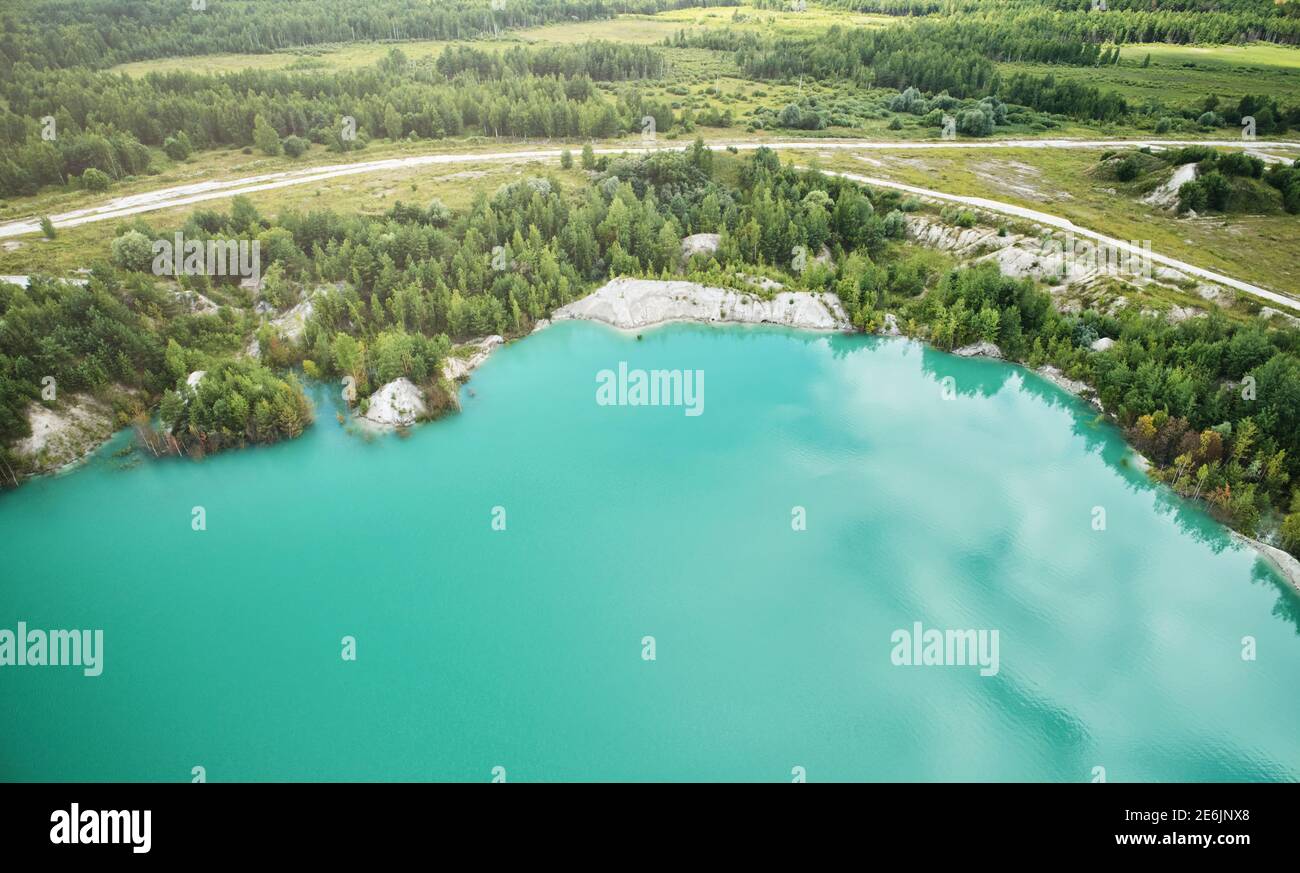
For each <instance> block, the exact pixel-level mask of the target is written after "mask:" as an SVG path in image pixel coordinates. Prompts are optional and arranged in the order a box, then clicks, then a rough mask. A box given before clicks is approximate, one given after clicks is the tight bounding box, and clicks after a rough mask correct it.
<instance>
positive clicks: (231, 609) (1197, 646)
mask: <svg viewBox="0 0 1300 873" xmlns="http://www.w3.org/2000/svg"><path fill="white" fill-rule="evenodd" d="M620 361H627V362H628V364H629V366H630V367H632V368H646V369H649V368H654V367H662V368H681V369H691V370H695V369H699V370H703V371H704V373H705V376H706V379H705V390H704V395H705V405H704V413H703V414H702V415H700V416H698V417H691V416H687V415H685V414H684V411H683V409H682V408H680V407H676V408H674V407H644V406H642V407H629V406H623V407H602V406H598V405H597V404H596V403H595V399H594V398H595V389H596V373H597V372H598V371H600V370H602V369H606V368H610V369H616V368H617V366H618V363H619V362H620ZM948 376H951V377H953V380H955V388H956V391H957V396H956V398H955V399H945V398H944V391H943V387H944V382H943V380H944V378H945V377H948ZM468 389H472V393H471V392H470V390H468ZM336 397H337V392H336V391H335V389H333V388H328V389H326V388H319V389H318V390H317V391H316V393H315V399H316V402H317V406H318V421H317V424H316V426H315V427H313V428H312V429H311V430H310V431H309V432H308V433H307V434H306V435H305V436H304V437H303V438H301V439H299V440H297V441H295V442H292V443H287V444H282V445H278V446H274V447H270V448H259V449H254V450H249V451H243V452H231V453H227V454H224V455H219V456H214V457H210V458H208V459H207V460H205V461H203V462H200V463H194V462H190V461H186V460H167V461H161V462H158V461H152V460H146V461H136V460H134V459H129V458H127V459H124V458H123V457H119V456H116V455H115V452H116V451H117V450H118V449H120V448H121V447H122V446H123V445H124V444H125V442H126V437H125V435H122V436H120V437H119V438H118V439H117V440H116V441H115V442H114V443H113V444H110V445H109V446H107V447H106V448H105V449H104V450H103V451H101V452H100V453H99V455H98V456H97V457H96V458H95V459H94V460H93V461H91V462H90V463H89V464H87V465H86V466H84V467H82V468H81V469H79V470H76V471H75V472H72V473H69V474H66V475H63V476H60V477H56V478H50V479H45V480H40V481H36V482H33V483H30V484H29V485H27V486H25V487H24V488H22V489H20V490H19V491H16V492H13V493H9V494H6V495H3V496H0V532H2V536H3V539H2V544H3V545H2V547H3V551H4V555H3V560H2V561H0V568H3V569H0V573H2V574H3V578H2V579H0V628H10V629H12V628H14V627H16V624H17V622H18V621H19V620H24V621H26V622H27V623H28V625H29V626H31V627H41V628H102V629H103V630H104V640H105V655H104V669H103V675H101V676H99V677H97V678H88V677H85V676H83V675H82V674H81V671H80V670H78V669H75V668H70V667H69V668H63V667H59V668H55V667H5V668H0V699H3V700H4V702H5V703H4V706H2V707H0V777H3V778H5V779H39V780H46V779H51V780H62V779H88V780H105V779H126V780H178V781H188V780H189V779H190V778H191V770H192V768H193V767H195V766H202V767H204V768H205V769H206V773H207V778H208V779H209V780H211V781H229V780H244V779H277V780H296V779H464V780H480V781H486V780H488V779H490V778H491V777H492V772H493V768H494V767H502V768H504V769H505V773H506V778H507V779H508V780H509V781H526V780H554V779H743V780H789V779H790V778H791V773H792V769H793V768H795V767H803V768H805V769H806V772H807V777H808V779H809V780H810V781H819V780H834V779H864V780H917V779H920V780H942V779H957V780H968V779H969V780H1063V781H1074V782H1084V781H1088V780H1089V779H1091V778H1092V775H1093V768H1094V767H1104V768H1105V771H1106V778H1107V779H1108V781H1114V782H1119V781H1134V780H1256V779H1288V780H1290V779H1296V778H1297V777H1298V776H1300V742H1297V740H1296V725H1297V724H1300V694H1298V693H1297V687H1298V680H1300V631H1298V628H1300V599H1298V598H1297V597H1296V596H1295V595H1294V594H1293V593H1292V592H1291V590H1290V589H1288V588H1286V587H1285V586H1284V585H1283V584H1281V583H1280V581H1279V580H1278V579H1277V578H1276V577H1275V576H1274V575H1273V574H1272V573H1271V571H1269V570H1268V569H1267V568H1266V567H1265V566H1264V565H1263V564H1262V562H1260V561H1258V560H1257V558H1256V556H1255V554H1254V553H1253V552H1248V551H1243V550H1240V549H1238V548H1236V547H1234V546H1232V545H1231V544H1230V543H1229V542H1228V540H1227V539H1226V537H1225V536H1224V535H1223V533H1222V530H1221V529H1220V528H1219V527H1218V526H1216V525H1215V524H1213V523H1212V522H1210V521H1209V520H1208V519H1207V518H1206V517H1204V516H1203V515H1201V514H1200V513H1199V512H1196V511H1193V510H1189V509H1186V508H1181V507H1180V506H1179V505H1178V504H1177V503H1176V502H1171V501H1170V499H1169V498H1168V497H1167V495H1166V494H1165V492H1163V491H1162V490H1160V489H1157V488H1153V487H1151V486H1150V485H1148V484H1146V482H1145V480H1144V478H1143V477H1142V476H1141V475H1140V474H1138V473H1137V472H1136V471H1135V470H1134V469H1133V468H1131V467H1130V466H1128V464H1127V463H1126V460H1125V458H1126V455H1127V451H1126V449H1125V448H1124V446H1123V443H1122V442H1121V441H1120V439H1119V438H1118V436H1117V435H1116V434H1115V432H1114V431H1113V430H1112V429H1110V428H1108V427H1106V426H1104V425H1098V424H1096V423H1095V422H1094V421H1093V414H1092V413H1090V411H1089V410H1087V409H1086V408H1085V407H1083V406H1082V405H1080V404H1078V403H1077V402H1076V401H1075V400H1074V399H1073V398H1070V397H1069V396H1068V395H1066V394H1064V393H1062V392H1060V391H1058V390H1057V389H1056V388H1054V387H1052V386H1051V385H1049V384H1047V383H1045V382H1043V381H1042V380H1040V379H1038V378H1037V377H1035V376H1031V375H1026V374H1025V373H1024V371H1022V370H1018V369H1016V368H1012V367H1008V366H1005V365H1002V364H999V363H995V362H991V361H970V360H962V359H958V358H953V357H951V356H948V355H944V354H940V353H937V352H934V351H931V350H929V349H927V348H925V347H923V346H921V345H918V344H915V343H911V342H907V341H901V340H883V339H875V338H869V337H862V336H855V337H841V336H822V335H813V334H806V333H798V332H792V331H784V330H780V329H774V328H752V329H746V328H727V329H718V328H708V327H702V326H693V325H678V326H671V327H667V328H662V329H659V330H654V331H649V332H647V333H646V334H645V335H644V339H643V340H641V341H638V340H636V339H635V338H634V337H631V336H628V335H625V334H620V333H616V332H614V331H612V330H609V329H606V328H604V327H601V326H598V325H593V324H586V323H573V322H570V323H561V324H557V325H555V326H553V327H552V328H550V329H549V330H547V331H544V332H542V333H540V334H538V335H536V336H534V337H530V338H529V339H527V340H526V341H523V342H519V343H516V344H513V345H511V346H510V347H508V348H506V349H503V350H500V351H498V352H497V353H496V354H494V355H493V357H492V358H491V359H490V360H489V361H488V362H487V363H486V364H485V365H484V366H483V367H482V368H481V369H480V370H479V371H478V372H477V373H476V374H475V376H474V378H473V380H472V381H471V382H470V383H469V386H468V387H467V389H463V390H462V399H463V401H464V404H465V410H464V413H463V414H461V415H459V416H454V417H451V418H449V419H446V420H443V421H440V422H437V423H434V424H431V425H427V426H424V427H420V428H417V429H415V430H414V431H413V432H412V433H411V434H410V435H409V437H407V438H400V437H397V436H391V435H390V436H385V437H380V438H375V439H370V440H367V439H365V438H363V437H362V436H360V435H358V434H356V433H353V432H349V430H348V429H345V428H343V427H341V426H339V425H338V424H337V423H336V421H335V409H336V408H337V403H336ZM194 506H203V507H204V508H205V510H206V515H207V530H205V531H200V532H196V531H193V530H191V509H192V507H194ZM497 506H500V507H504V509H505V520H506V529H505V530H493V525H492V521H493V507H497ZM795 506H800V507H803V508H804V511H805V513H806V520H807V529H806V530H803V531H795V530H793V529H792V508H793V507H795ZM1098 506H1100V507H1103V508H1104V509H1105V513H1106V529H1105V530H1101V531H1098V530H1094V529H1093V518H1094V514H1093V508H1094V507H1098ZM917 621H919V622H922V624H923V626H924V627H926V628H939V629H945V628H953V629H966V628H971V629H995V630H997V631H998V632H999V640H1000V644H999V648H1000V665H999V670H998V672H997V674H996V675H992V676H987V677H985V676H981V675H980V673H979V670H978V669H977V668H974V667H962V666H930V667H908V666H895V665H894V664H893V663H892V662H891V651H892V649H893V644H892V643H891V634H892V633H893V632H894V631H895V630H896V629H911V628H912V627H913V623H914V622H917ZM345 635H350V636H353V637H355V639H356V655H357V657H356V660H355V661H345V660H344V659H343V658H342V656H341V650H342V646H341V639H342V637H344V636H345ZM647 635H650V636H653V637H654V638H655V639H654V642H655V660H653V661H647V660H643V657H642V653H643V644H642V639H643V637H645V636H647ZM1244 636H1252V637H1254V638H1255V640H1256V645H1257V653H1258V657H1257V660H1254V661H1245V660H1243V659H1242V657H1241V651H1242V645H1241V640H1242V638H1243V637H1244Z"/></svg>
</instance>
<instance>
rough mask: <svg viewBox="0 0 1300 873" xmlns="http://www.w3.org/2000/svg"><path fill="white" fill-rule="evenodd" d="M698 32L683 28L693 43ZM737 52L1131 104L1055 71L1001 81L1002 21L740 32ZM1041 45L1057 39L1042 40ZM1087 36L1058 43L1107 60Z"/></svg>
mask: <svg viewBox="0 0 1300 873" xmlns="http://www.w3.org/2000/svg"><path fill="white" fill-rule="evenodd" d="M694 39H695V37H694V36H687V35H681V36H679V37H678V38H677V42H678V43H687V44H690V43H692V41H693V40H694ZM733 43H734V44H735V45H736V46H738V48H737V49H736V60H737V63H738V64H739V65H740V67H741V69H742V70H743V71H744V73H745V74H746V75H747V76H750V77H752V78H759V79H786V78H790V77H792V76H811V77H814V78H818V79H821V80H827V79H831V80H834V79H847V80H849V81H852V82H855V83H856V84H858V85H860V86H863V87H868V86H884V87H890V88H898V89H900V90H901V89H905V88H909V87H910V88H916V89H918V90H920V91H924V92H927V93H932V94H938V93H940V92H947V93H948V94H950V95H951V96H953V97H959V98H966V97H973V98H982V97H989V96H994V97H999V98H1001V99H1002V100H1005V101H1006V102H1008V103H1015V104H1019V105H1022V106H1027V107H1029V108H1032V109H1036V110H1039V111H1043V112H1052V113H1060V114H1063V115H1069V116H1073V117H1076V118H1085V119H1097V120H1103V121H1110V120H1114V119H1116V118H1119V117H1121V116H1122V115H1124V114H1125V113H1126V112H1127V111H1128V105H1127V102H1126V101H1125V100H1124V98H1123V97H1122V96H1121V95H1120V94H1118V93H1117V92H1114V91H1107V92H1102V91H1100V90H1099V89H1097V88H1095V87H1093V86H1091V85H1086V84H1083V83H1078V82H1057V81H1056V79H1055V77H1053V76H1050V75H1049V76H1042V77H1034V76H1029V75H1026V74H1020V75H1017V76H1015V77H1012V79H1010V80H1009V81H1008V82H1006V83H1003V82H1002V81H1001V79H1000V77H999V75H998V73H997V69H996V67H995V66H994V61H993V59H991V56H992V57H994V58H996V57H998V55H999V50H998V48H997V47H998V46H1000V45H1004V44H1010V43H1011V38H1010V37H1009V36H1007V35H1006V34H1002V33H1000V32H999V30H998V29H997V28H988V29H986V30H980V31H978V32H976V31H974V30H972V29H969V28H965V27H963V26H950V25H945V24H931V23H929V22H922V23H920V24H917V25H915V26H912V27H907V28H886V29H877V30H871V29H865V28H859V29H843V28H839V27H834V28H831V29H830V30H829V31H828V32H827V33H826V34H824V35H822V36H819V37H818V38H816V39H799V38H794V39H779V40H761V39H758V38H752V37H751V38H747V37H737V38H736V39H735V40H733ZM1043 45H1048V46H1050V45H1054V44H1052V43H1043ZM1082 46H1083V44H1082V43H1071V44H1062V45H1060V46H1057V47H1056V48H1054V49H1053V51H1056V52H1057V53H1058V54H1059V56H1060V57H1061V58H1062V59H1073V60H1076V61H1083V60H1084V59H1085V58H1086V59H1087V61H1088V62H1089V63H1096V62H1100V61H1101V60H1102V57H1101V55H1100V54H1099V53H1094V52H1092V51H1090V50H1086V49H1083V48H1082Z"/></svg>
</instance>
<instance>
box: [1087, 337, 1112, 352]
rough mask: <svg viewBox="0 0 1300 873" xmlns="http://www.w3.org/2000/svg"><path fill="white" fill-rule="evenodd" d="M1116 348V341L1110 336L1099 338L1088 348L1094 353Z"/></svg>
mask: <svg viewBox="0 0 1300 873" xmlns="http://www.w3.org/2000/svg"><path fill="white" fill-rule="evenodd" d="M1114 347H1115V341H1114V340H1113V339H1111V338H1110V337H1108V336H1103V337H1099V338H1097V339H1095V340H1093V341H1092V345H1090V346H1088V348H1090V349H1092V350H1093V351H1094V352H1104V351H1107V350H1109V349H1112V348H1114Z"/></svg>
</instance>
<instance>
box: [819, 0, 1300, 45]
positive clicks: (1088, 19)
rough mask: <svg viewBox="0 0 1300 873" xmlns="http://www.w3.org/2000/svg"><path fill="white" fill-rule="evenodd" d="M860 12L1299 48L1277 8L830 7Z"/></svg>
mask: <svg viewBox="0 0 1300 873" xmlns="http://www.w3.org/2000/svg"><path fill="white" fill-rule="evenodd" d="M826 5H828V6H832V7H836V8H840V9H848V10H852V11H855V12H874V13H879V14H883V15H899V16H904V15H907V16H946V17H948V18H949V19H960V20H962V21H964V22H970V23H975V22H982V23H983V24H985V25H990V24H996V23H997V22H1002V25H1003V26H1005V27H1006V28H1007V29H1008V30H1009V31H1018V32H1020V33H1032V32H1036V33H1037V34H1039V38H1041V39H1052V38H1057V39H1061V40H1069V41H1074V40H1085V41H1089V42H1098V43H1101V42H1110V43H1134V42H1169V43H1231V42H1238V41H1243V40H1267V41H1270V42H1279V43H1287V44H1295V43H1297V42H1300V9H1298V8H1297V7H1296V6H1295V4H1294V3H1276V2H1274V0H1107V2H1106V3H1105V8H1104V9H1101V8H1098V4H1095V3H1094V2H1093V0H1048V2H1041V0H826Z"/></svg>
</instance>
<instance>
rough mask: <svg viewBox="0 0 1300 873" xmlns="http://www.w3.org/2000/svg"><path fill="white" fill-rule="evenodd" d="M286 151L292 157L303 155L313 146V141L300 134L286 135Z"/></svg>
mask: <svg viewBox="0 0 1300 873" xmlns="http://www.w3.org/2000/svg"><path fill="white" fill-rule="evenodd" d="M283 145H284V153H285V154H286V155H288V156H289V157H291V158H298V157H302V156H303V155H304V154H306V153H307V149H308V148H310V147H311V143H310V142H309V141H307V140H305V139H303V138H302V137H300V136H290V137H285V140H284V143H283Z"/></svg>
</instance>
